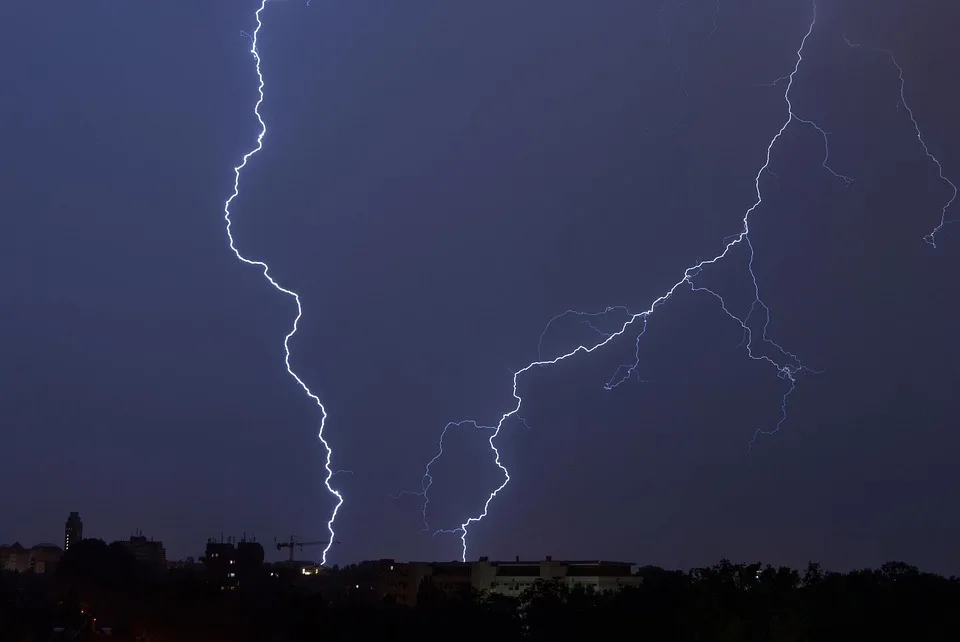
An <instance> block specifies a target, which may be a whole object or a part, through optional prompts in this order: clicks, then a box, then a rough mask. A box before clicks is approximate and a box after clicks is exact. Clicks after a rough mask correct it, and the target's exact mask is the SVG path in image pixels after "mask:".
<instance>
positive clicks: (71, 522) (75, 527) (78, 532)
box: [63, 511, 83, 551]
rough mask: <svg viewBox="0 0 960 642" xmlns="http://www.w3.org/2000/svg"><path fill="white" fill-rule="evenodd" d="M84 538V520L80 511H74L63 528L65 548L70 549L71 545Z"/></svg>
mask: <svg viewBox="0 0 960 642" xmlns="http://www.w3.org/2000/svg"><path fill="white" fill-rule="evenodd" d="M82 539H83V520H81V519H80V513H78V512H76V511H73V512H72V513H70V517H68V518H67V525H66V526H65V527H64V529H63V550H65V551H67V550H70V546H71V545H73V544H76V543H77V542H79V541H80V540H82Z"/></svg>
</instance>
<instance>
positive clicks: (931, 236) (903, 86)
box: [843, 34, 957, 248]
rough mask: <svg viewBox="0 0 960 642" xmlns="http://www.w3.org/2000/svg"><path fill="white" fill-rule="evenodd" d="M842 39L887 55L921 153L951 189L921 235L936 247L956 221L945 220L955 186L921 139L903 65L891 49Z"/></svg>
mask: <svg viewBox="0 0 960 642" xmlns="http://www.w3.org/2000/svg"><path fill="white" fill-rule="evenodd" d="M843 41H844V42H845V43H847V46H848V47H850V48H851V49H867V50H869V51H875V52H878V53H882V54H886V55H887V57H889V58H890V62H891V63H893V66H894V68H895V69H896V70H897V78H898V80H899V82H900V104H901V105H903V108H904V109H905V110H906V111H907V115H908V116H909V117H910V123H911V124H912V125H913V131H914V133H915V134H916V136H917V140H918V141H919V142H920V147H922V148H923V153H924V154H926V156H927V158H929V159H930V161H931V162H933V164H934V165H935V166H936V167H937V174H938V175H939V177H940V180H941V181H943V182H944V183H946V184H947V186H948V187H949V188H950V191H951V194H950V198H949V199H947V202H946V203H944V205H943V208H942V209H941V210H940V222H939V223H938V224H937V226H936V227H934V228H933V229H932V230H931V231H930V232H929V233H928V234H927V235H926V236H924V237H923V240H924V241H926V242H927V243H929V244H930V245H932V246H933V247H934V248H936V247H937V234H939V233H940V230H942V229H943V228H944V227H945V226H946V225H948V224H949V223H955V222H956V220H947V210H949V209H950V207H951V206H952V205H953V202H954V201H955V200H957V186H956V185H955V184H954V183H953V181H951V180H950V179H949V178H947V176H946V174H944V172H943V165H941V164H940V159H938V158H937V157H936V156H934V155H933V152H931V151H930V148H929V147H927V141H925V140H924V139H923V134H922V133H921V132H920V124H919V123H918V122H917V118H916V116H914V114H913V109H912V108H911V107H910V103H908V102H907V96H906V92H907V81H906V79H905V78H904V75H903V67H901V66H900V63H899V62H898V61H897V57H896V56H895V55H894V54H893V51H891V50H890V49H883V48H880V47H864V46H863V45H860V44H859V43H856V42H853V41H852V40H850V39H849V38H848V37H847V36H846V34H844V36H843Z"/></svg>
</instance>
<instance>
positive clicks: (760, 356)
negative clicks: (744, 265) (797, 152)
mask: <svg viewBox="0 0 960 642" xmlns="http://www.w3.org/2000/svg"><path fill="white" fill-rule="evenodd" d="M816 23H817V3H816V0H813V2H812V15H811V18H810V23H809V25H808V28H807V31H806V33H805V34H804V36H803V39H802V40H801V41H800V46H799V47H798V49H797V51H796V63H795V64H794V67H793V70H792V71H790V73H789V74H787V75H786V76H784V77H783V78H780V79H778V80H777V81H776V82H775V83H773V84H774V85H776V84H779V83H780V82H781V81H784V80H785V81H786V89H785V90H784V94H783V98H784V102H785V103H786V107H787V117H786V120H785V121H784V123H783V125H782V126H781V127H780V128H779V130H777V133H776V134H775V135H774V136H773V138H772V139H770V142H769V143H768V145H767V149H766V155H765V160H764V163H763V165H762V166H761V167H760V169H759V171H758V172H757V174H756V177H755V178H754V188H755V191H756V201H755V202H754V204H753V205H752V206H751V207H750V208H749V209H747V210H746V212H745V213H744V215H743V219H742V228H741V230H740V232H739V233H737V234H735V235H733V236H728V237H727V239H729V240H727V239H724V243H725V245H724V247H723V251H722V252H720V253H719V254H718V255H716V256H715V257H713V258H712V259H707V260H700V261H698V262H697V263H695V264H694V265H692V266H690V267H688V268H687V269H686V270H684V272H683V277H682V278H681V279H680V280H679V281H677V282H676V283H675V284H674V285H673V286H672V287H671V288H670V289H669V290H667V291H666V293H664V294H662V295H661V296H660V297H658V298H657V299H655V300H654V301H653V303H651V304H650V306H649V307H648V308H647V309H646V310H644V311H642V312H637V313H632V312H628V313H627V314H628V318H627V319H626V321H624V322H623V323H622V325H621V326H620V329H619V330H617V331H615V332H612V333H609V334H605V333H602V332H600V334H601V336H602V337H603V338H602V339H601V340H600V341H598V342H596V343H593V344H590V345H586V344H581V345H579V346H577V347H576V348H575V349H573V350H571V351H569V352H566V353H564V354H561V355H560V356H558V357H555V358H553V359H544V358H543V357H542V356H539V355H538V360H537V361H533V362H531V363H529V364H527V365H526V366H524V367H523V368H521V369H520V370H517V371H516V372H514V373H513V398H514V400H515V401H516V403H515V404H514V406H513V408H512V409H511V410H508V411H506V412H504V413H503V414H502V415H501V416H500V420H499V421H498V422H497V424H496V426H494V427H493V433H492V434H491V435H490V437H489V439H488V443H489V444H490V449H491V450H492V451H493V453H494V463H495V464H496V466H497V467H498V468H499V469H500V470H501V472H502V473H503V477H504V479H503V483H501V484H500V485H499V486H498V487H497V488H496V489H494V490H493V491H492V492H491V493H490V495H489V496H488V497H487V500H486V502H485V503H484V505H483V511H482V512H481V513H480V514H479V515H476V516H474V517H469V518H467V520H466V521H465V522H463V523H462V524H460V526H459V527H458V528H454V529H442V530H438V531H436V533H435V534H439V533H457V534H459V535H460V540H461V542H462V550H463V554H462V559H463V560H464V561H466V559H467V535H468V531H469V528H470V525H471V524H474V523H477V522H480V521H481V520H483V518H484V517H486V516H487V513H488V512H489V509H490V504H491V503H492V502H493V500H494V499H495V498H496V497H497V495H499V494H500V492H501V491H502V490H503V489H504V488H506V487H507V485H508V484H509V483H510V472H509V471H508V470H507V468H506V467H505V466H504V465H503V463H502V462H501V460H500V451H499V450H498V449H497V447H496V444H495V443H494V442H495V440H496V438H497V437H498V436H499V434H500V431H501V430H502V429H503V426H504V424H505V423H506V422H507V420H508V419H510V418H512V417H515V418H517V419H518V420H521V421H522V419H521V418H520V416H519V414H518V413H519V412H520V408H521V406H522V405H523V398H522V397H521V396H520V394H519V392H518V391H517V387H518V379H519V377H520V376H521V375H522V374H524V373H526V372H527V371H528V370H531V369H533V368H539V367H545V366H551V365H554V364H557V363H559V362H561V361H564V360H566V359H569V358H571V357H573V356H574V355H577V354H581V353H591V352H594V351H595V350H597V349H599V348H602V347H603V346H605V345H607V344H609V343H611V342H612V341H613V340H614V339H617V338H618V337H620V336H622V335H624V334H626V333H627V331H628V329H630V328H631V327H633V326H634V324H635V323H636V322H638V321H639V322H640V323H639V325H640V329H639V330H638V332H637V352H636V353H635V356H636V359H635V361H634V362H633V363H632V364H629V365H624V366H620V368H618V370H617V371H616V372H615V373H614V375H613V376H612V377H611V379H610V380H609V381H608V382H607V383H606V384H605V387H606V388H607V389H608V390H611V389H613V388H616V387H617V386H619V385H620V384H621V383H623V382H624V381H626V380H627V379H629V378H630V377H631V375H633V374H634V373H635V372H636V369H637V366H638V364H639V361H640V356H639V342H640V338H641V337H642V336H643V334H644V332H645V331H646V328H647V322H648V320H649V319H650V317H651V315H652V314H653V312H654V311H655V310H656V309H657V308H658V307H660V306H661V305H663V304H664V303H667V302H668V301H669V300H670V299H671V298H672V297H673V295H674V293H676V292H677V290H678V289H680V288H681V286H683V285H686V286H688V287H689V288H690V290H691V291H693V292H703V293H706V294H709V295H711V296H713V297H714V298H716V299H717V300H718V302H719V303H720V307H721V309H722V310H723V311H724V313H725V314H726V315H727V316H728V317H730V318H731V319H732V320H733V321H735V322H736V323H738V324H739V326H740V328H741V330H742V331H743V336H744V341H743V345H745V347H746V351H747V356H748V357H750V358H751V359H753V360H756V361H762V362H766V363H768V364H770V365H771V366H773V368H774V370H776V372H777V376H778V377H779V378H781V379H783V380H784V381H786V382H787V389H786V391H785V392H784V394H783V397H782V399H781V410H782V414H781V416H780V419H779V421H778V422H777V423H776V424H775V425H774V427H773V428H772V429H767V430H764V429H759V428H758V429H757V430H756V431H755V432H754V435H753V439H752V440H751V442H750V443H751V444H752V443H753V442H754V441H755V440H756V439H757V438H758V437H759V436H760V435H769V434H773V433H775V432H777V431H778V430H779V429H780V427H781V426H782V425H783V423H784V422H785V421H786V419H787V401H788V398H789V397H790V395H791V394H792V393H793V392H794V390H795V389H796V384H797V376H798V375H799V374H800V373H801V372H804V371H805V372H810V373H815V372H816V371H815V370H811V369H810V368H807V367H806V366H804V365H803V364H802V363H801V362H800V360H799V358H798V357H797V356H796V355H794V354H793V353H791V352H788V351H787V350H785V349H784V348H783V347H781V346H780V345H779V344H777V343H776V342H774V341H773V340H772V339H770V338H769V336H768V332H767V330H768V326H769V324H770V309H769V308H768V307H767V305H766V304H765V303H764V302H763V300H762V299H761V296H760V287H759V285H758V282H757V277H756V274H755V272H754V267H753V261H754V247H753V243H752V241H751V239H750V215H751V214H753V212H754V211H755V210H756V209H757V208H758V207H760V205H761V204H762V203H763V193H762V190H761V188H760V179H761V177H762V176H763V175H764V173H772V172H770V164H771V155H772V152H773V148H774V146H775V145H776V143H777V142H778V141H779V140H780V138H781V137H782V136H783V134H784V132H785V131H786V130H787V128H788V127H789V126H790V125H791V124H792V123H794V122H798V123H801V124H805V125H808V126H810V127H812V128H813V129H815V130H816V131H817V133H818V134H819V135H820V136H821V138H822V139H823V144H824V158H823V161H822V163H821V165H822V166H823V167H824V168H825V169H826V170H827V171H828V172H830V174H832V175H833V176H835V177H836V178H838V179H840V180H842V181H843V182H844V183H846V184H847V185H849V184H850V183H851V182H852V180H853V179H852V178H850V177H848V176H845V175H843V174H840V173H838V172H836V171H834V170H833V169H832V168H831V167H830V164H829V160H830V145H829V134H828V133H827V132H826V130H824V129H823V128H821V127H820V126H819V125H818V124H817V123H815V122H814V121H812V120H808V119H805V118H801V117H800V116H798V115H797V114H796V113H795V112H794V106H793V103H792V101H791V99H790V91H791V90H792V89H793V82H794V78H795V76H796V74H797V72H798V71H799V69H800V65H801V63H802V62H803V51H804V48H805V47H806V44H807V40H808V39H809V38H810V35H811V34H812V33H813V30H814V27H815V26H816ZM738 247H745V248H746V250H747V252H748V257H749V261H748V273H749V275H750V278H751V281H752V283H753V291H754V300H753V303H752V305H751V306H750V310H749V312H748V313H747V315H746V316H744V317H739V316H737V315H736V314H734V313H733V312H731V311H730V309H729V308H728V306H727V304H726V302H725V301H724V299H723V297H722V296H721V295H720V294H718V293H717V292H715V291H713V290H710V289H708V288H705V287H701V286H697V285H696V284H695V278H696V277H697V276H698V275H699V274H700V273H701V272H702V271H703V270H704V269H705V268H707V267H709V266H711V265H714V264H716V263H718V262H720V261H721V260H723V259H724V258H726V257H727V256H728V255H730V254H731V253H732V252H733V251H734V250H735V249H736V248H738ZM615 310H624V311H626V309H625V308H612V307H611V308H607V309H606V310H605V311H604V312H601V313H596V314H588V313H579V312H575V311H569V310H568V311H567V312H564V313H563V314H561V315H558V316H557V317H554V318H553V319H551V320H550V322H549V323H548V324H547V327H548V328H549V326H550V324H552V323H553V322H554V321H556V320H557V319H558V318H560V317H562V316H565V315H571V314H574V315H580V316H582V317H585V320H587V321H589V320H590V317H593V316H601V315H604V314H607V313H610V312H613V311H615ZM758 312H759V313H762V314H763V324H762V328H761V330H760V332H759V339H760V342H761V343H762V345H761V346H757V347H756V348H755V345H754V344H755V341H754V340H755V338H757V337H756V334H757V333H756V332H755V331H754V330H753V329H752V327H751V325H750V322H751V319H752V318H753V317H754V315H755V314H757V313H758ZM545 331H546V330H545ZM598 332H599V330H598ZM542 340H543V335H541V344H542ZM764 346H765V347H767V348H768V349H767V350H765V351H761V350H760V347H764ZM768 353H770V354H768ZM464 423H468V424H471V425H474V426H477V424H476V423H475V422H472V421H465V422H460V424H464ZM460 424H447V426H446V427H445V428H444V432H443V434H446V431H447V429H448V428H450V427H451V426H456V425H460ZM442 455H443V448H442V436H441V448H440V451H439V452H438V453H437V455H436V456H434V458H433V459H431V460H430V463H429V464H428V465H427V468H426V474H425V475H424V477H423V483H422V491H421V492H419V493H409V494H415V495H418V496H420V497H422V498H423V500H424V503H423V515H424V524H425V525H426V523H427V522H426V509H427V504H429V497H428V491H429V489H430V487H431V485H432V484H433V477H431V476H430V466H431V465H433V464H434V463H435V462H436V461H437V459H439V458H440V456H442Z"/></svg>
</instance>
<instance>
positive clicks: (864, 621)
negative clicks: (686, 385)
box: [0, 560, 960, 642]
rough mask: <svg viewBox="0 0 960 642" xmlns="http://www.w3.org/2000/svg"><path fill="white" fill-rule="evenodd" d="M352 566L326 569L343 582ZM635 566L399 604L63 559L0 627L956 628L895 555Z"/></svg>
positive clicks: (163, 634)
mask: <svg viewBox="0 0 960 642" xmlns="http://www.w3.org/2000/svg"><path fill="white" fill-rule="evenodd" d="M65 562H67V560H65ZM356 568H357V567H348V568H345V569H340V570H336V571H334V572H333V575H334V576H336V574H338V573H339V574H342V579H343V580H344V582H343V583H341V584H342V585H345V584H346V582H348V581H350V573H351V572H356ZM351 569H352V570H351ZM638 575H639V576H640V577H641V578H642V582H641V583H640V585H639V586H638V587H635V588H629V589H624V590H622V591H620V592H617V593H609V594H603V595H597V594H594V593H592V592H589V591H583V590H568V589H566V588H564V587H563V586H561V585H558V584H550V583H542V584H540V585H537V586H535V587H534V588H533V589H530V590H528V591H527V592H526V593H524V594H523V595H522V596H521V597H520V598H519V599H510V598H504V597H499V596H490V595H444V594H443V593H442V592H441V591H440V590H439V589H436V588H434V587H432V586H429V585H426V584H424V585H422V586H421V587H420V590H419V593H418V596H417V597H418V604H417V606H416V607H413V608H410V607H404V606H400V605H397V604H392V603H390V601H389V600H383V599H380V598H377V597H375V596H374V597H371V595H370V594H369V593H368V594H364V595H361V596H358V595H355V594H353V593H351V592H350V591H346V592H344V591H342V590H339V589H330V588H329V586H330V584H329V583H328V584H326V585H325V586H326V587H327V588H326V589H325V592H319V591H318V589H317V586H316V585H314V586H311V585H310V583H309V582H308V581H305V580H304V578H296V579H294V578H290V579H289V580H287V579H283V578H281V579H280V580H278V579H277V578H276V577H271V576H269V574H268V576H267V577H265V578H263V579H259V580H257V581H252V582H250V583H248V584H247V585H245V586H239V587H237V588H236V589H234V590H223V589H221V587H220V586H218V585H216V583H214V582H211V581H210V580H209V579H207V578H205V577H204V576H203V574H202V573H198V572H194V571H187V570H179V571H171V572H168V573H166V574H163V575H161V576H157V575H150V576H147V575H144V574H142V573H138V572H136V570H135V569H133V568H132V567H128V568H125V569H119V570H118V569H116V568H112V569H111V568H105V567H103V566H102V565H98V566H97V567H89V566H88V567H87V568H78V567H77V565H75V564H74V565H71V564H70V563H65V564H64V565H63V566H62V568H60V569H58V570H57V572H56V573H55V574H53V575H50V576H36V575H30V574H23V575H17V574H12V573H7V574H5V575H3V576H2V579H0V640H2V642H33V641H45V640H66V639H72V640H77V641H82V640H97V639H112V640H143V641H149V642H194V641H196V642H221V641H223V642H227V641H229V642H247V641H250V642H261V641H262V642H294V641H301V640H318V641H319V640H330V641H334V642H335V641H340V640H358V641H360V640H362V641H364V642H366V641H381V640H405V641H406V640H418V641H424V640H426V641H432V640H444V641H457V642H459V641H461V640H496V641H497V642H501V641H502V642H509V641H511V640H552V641H557V640H577V641H581V640H595V639H599V638H600V636H604V635H610V636H616V638H615V639H623V640H656V641H663V642H667V641H673V640H683V641H687V640H689V641H704V642H724V641H734V640H736V641H741V640H744V641H753V640H756V641H758V642H761V641H762V642H801V641H803V642H805V641H810V642H821V641H824V642H825V641H831V640H843V641H844V642H850V641H854V640H870V641H874V640H899V641H910V642H919V641H924V640H960V580H958V579H957V578H950V579H947V578H943V577H940V576H937V575H932V574H928V573H921V572H919V571H917V569H915V568H913V567H910V566H907V565H905V564H900V563H890V564H885V565H884V566H883V567H881V568H880V569H877V570H864V571H855V572H851V573H846V574H839V573H827V572H823V571H821V570H820V569H819V567H817V566H816V565H810V567H808V569H807V570H806V571H805V572H803V573H798V572H797V571H794V570H791V569H787V568H772V567H761V566H760V565H732V564H729V563H726V562H722V563H720V564H718V565H716V566H714V567H711V568H705V569H695V570H693V571H690V572H688V573H684V572H679V571H665V570H662V569H658V568H653V567H648V568H644V569H641V570H640V571H639V572H638ZM328 579H329V578H328ZM94 618H95V619H94ZM105 627H106V628H108V629H109V630H110V635H109V636H107V635H106V634H105V633H104V632H103V630H104V628H105ZM58 629H63V630H62V631H58Z"/></svg>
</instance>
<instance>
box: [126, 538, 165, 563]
mask: <svg viewBox="0 0 960 642" xmlns="http://www.w3.org/2000/svg"><path fill="white" fill-rule="evenodd" d="M120 544H121V545H123V547H124V548H125V549H127V551H128V552H129V553H130V554H131V555H132V556H133V557H134V558H136V560H137V562H139V563H140V564H141V565H143V566H144V567H146V568H149V569H150V570H152V571H155V572H162V571H165V570H166V569H167V552H166V551H165V550H164V548H163V542H158V541H154V540H153V539H147V538H146V537H145V536H144V535H143V533H142V532H139V531H138V532H137V534H136V535H131V536H130V539H129V540H123V541H121V542H120Z"/></svg>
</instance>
